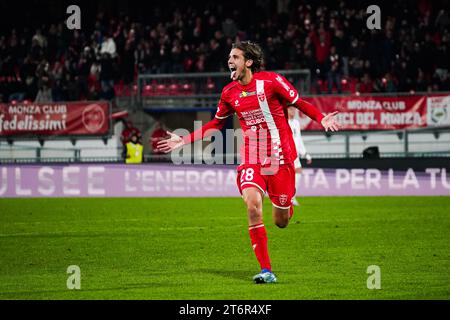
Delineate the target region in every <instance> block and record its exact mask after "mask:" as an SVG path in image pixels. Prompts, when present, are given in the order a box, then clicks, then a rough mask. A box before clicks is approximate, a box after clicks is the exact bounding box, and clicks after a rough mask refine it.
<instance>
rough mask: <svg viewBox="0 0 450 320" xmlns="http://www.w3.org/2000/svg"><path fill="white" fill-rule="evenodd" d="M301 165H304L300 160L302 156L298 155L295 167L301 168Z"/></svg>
mask: <svg viewBox="0 0 450 320" xmlns="http://www.w3.org/2000/svg"><path fill="white" fill-rule="evenodd" d="M301 167H302V164H301V162H300V158H299V157H297V158H296V159H295V161H294V168H295V169H299V168H301Z"/></svg>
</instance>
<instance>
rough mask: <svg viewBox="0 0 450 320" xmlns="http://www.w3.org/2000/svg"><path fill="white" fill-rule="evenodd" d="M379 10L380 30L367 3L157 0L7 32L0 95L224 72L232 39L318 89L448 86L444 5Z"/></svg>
mask: <svg viewBox="0 0 450 320" xmlns="http://www.w3.org/2000/svg"><path fill="white" fill-rule="evenodd" d="M382 10H383V11H382V29H381V30H369V29H368V28H367V27H366V19H367V17H368V14H367V13H366V6H361V5H355V4H353V3H352V2H351V1H333V2H329V3H325V4H323V2H319V1H307V0H258V1H254V2H251V3H247V2H245V1H244V2H243V4H242V7H240V8H239V9H237V8H235V7H233V6H232V5H231V4H225V3H224V4H221V3H220V2H219V3H217V2H212V3H210V4H205V3H203V4H202V3H199V4H196V3H176V4H175V5H174V4H170V5H166V6H163V5H160V6H158V5H155V6H154V8H153V10H152V12H148V14H147V15H146V16H145V17H144V18H142V17H140V18H139V17H134V16H132V15H129V14H122V13H118V14H116V15H111V14H105V13H104V12H102V11H99V12H98V14H97V18H96V20H95V22H94V23H92V26H90V27H89V28H88V27H86V28H82V29H81V30H68V29H67V28H66V26H65V24H64V21H61V23H59V24H58V23H49V24H45V23H44V24H42V25H41V27H39V28H36V29H31V28H24V29H16V28H14V27H12V28H9V29H3V30H1V31H0V101H3V102H8V101H13V100H16V101H21V100H30V101H40V102H43V101H71V100H79V99H89V100H95V99H111V98H113V97H114V96H115V94H116V92H115V89H114V88H115V85H117V84H118V83H120V84H123V85H132V84H133V83H135V81H136V77H137V74H138V73H144V72H145V73H181V72H209V71H211V72H214V71H225V70H227V67H226V57H227V56H228V53H229V50H230V47H231V44H232V43H233V42H234V41H237V40H253V41H256V42H258V43H260V44H261V46H262V47H263V49H264V51H265V56H266V65H265V68H266V69H268V70H280V69H297V68H305V69H309V70H310V71H311V75H312V89H313V92H314V93H317V94H320V93H331V92H337V93H340V92H342V91H346V90H350V91H351V92H360V93H371V92H411V91H450V74H449V67H450V66H449V64H450V59H448V57H449V56H450V54H449V45H450V17H449V13H448V9H446V8H445V6H444V5H439V4H436V3H433V2H431V1H426V0H416V1H400V0H392V1H390V2H389V5H388V6H387V7H386V8H385V7H383V8H382ZM350 82H351V83H352V84H353V87H352V88H350V89H349V87H348V86H347V87H346V88H343V84H346V83H347V84H348V83H350Z"/></svg>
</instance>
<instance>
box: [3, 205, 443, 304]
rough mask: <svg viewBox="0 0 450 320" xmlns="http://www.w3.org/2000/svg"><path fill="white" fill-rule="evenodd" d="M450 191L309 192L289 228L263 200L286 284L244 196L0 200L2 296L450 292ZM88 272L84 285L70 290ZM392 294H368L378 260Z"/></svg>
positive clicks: (425, 295) (438, 295) (429, 295)
mask: <svg viewBox="0 0 450 320" xmlns="http://www.w3.org/2000/svg"><path fill="white" fill-rule="evenodd" d="M449 209H450V197H317V198H316V197H310V198H304V199H301V207H300V208H296V212H295V216H294V218H293V221H291V224H290V225H289V227H288V228H286V229H278V228H277V227H276V226H275V225H274V224H273V222H272V218H271V204H270V202H269V201H268V199H266V200H265V203H264V211H265V224H266V226H267V232H268V236H269V252H270V255H271V260H272V267H273V270H274V272H275V273H276V274H277V277H278V283H277V284H270V285H255V284H253V283H252V281H251V279H252V276H253V275H254V274H255V273H257V272H258V271H259V270H258V264H257V261H256V258H255V257H254V254H253V252H252V249H251V245H250V239H249V236H248V230H247V218H246V212H245V208H244V204H243V202H242V200H241V199H239V198H196V199H188V198H176V199H173V198H172V199H169V198H165V199H159V198H149V199H99V198H97V199H0V299H154V300H171V299H226V300H234V299H288V300H291V299H295V300H297V299H449V298H450V274H449V271H450V210H449ZM69 265H77V266H79V267H80V270H81V290H69V289H67V286H66V281H67V278H68V277H69V276H70V275H69V274H67V272H66V271H67V267H68V266H69ZM370 265H377V266H379V267H380V269H381V290H369V289H367V278H368V277H369V274H367V267H368V266H370Z"/></svg>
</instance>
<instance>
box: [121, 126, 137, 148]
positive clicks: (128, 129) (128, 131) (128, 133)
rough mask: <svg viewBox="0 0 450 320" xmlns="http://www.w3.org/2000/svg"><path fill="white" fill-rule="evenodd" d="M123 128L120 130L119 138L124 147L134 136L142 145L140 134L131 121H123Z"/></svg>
mask: <svg viewBox="0 0 450 320" xmlns="http://www.w3.org/2000/svg"><path fill="white" fill-rule="evenodd" d="M123 123H124V125H125V128H124V129H123V130H122V134H121V136H120V140H121V142H122V145H123V146H126V144H127V143H128V142H130V140H131V137H132V136H133V135H135V136H136V137H137V138H138V141H139V142H140V143H141V144H142V133H141V131H140V130H139V129H138V128H136V127H135V126H134V125H133V123H132V122H131V121H123Z"/></svg>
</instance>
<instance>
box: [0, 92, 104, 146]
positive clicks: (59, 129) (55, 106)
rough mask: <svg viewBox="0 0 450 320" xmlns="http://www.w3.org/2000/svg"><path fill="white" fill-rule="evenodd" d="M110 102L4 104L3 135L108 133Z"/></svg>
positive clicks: (1, 116) (1, 112)
mask: <svg viewBox="0 0 450 320" xmlns="http://www.w3.org/2000/svg"><path fill="white" fill-rule="evenodd" d="M109 113H110V109H109V104H108V102H103V101H96V102H61V103H16V104H0V137H19V136H27V137H33V136H44V137H45V136H84V135H86V136H87V135H105V134H108V133H109V129H110V125H109V123H110V121H109V118H110V114H109Z"/></svg>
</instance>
